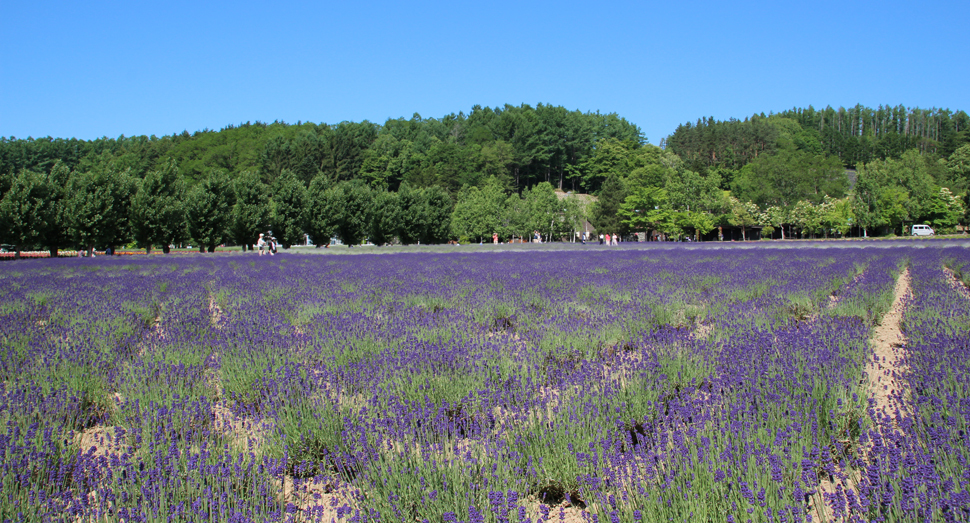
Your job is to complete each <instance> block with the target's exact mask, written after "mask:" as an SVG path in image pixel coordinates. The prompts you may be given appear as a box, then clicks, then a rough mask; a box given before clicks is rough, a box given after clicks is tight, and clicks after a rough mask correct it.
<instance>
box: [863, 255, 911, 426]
mask: <svg viewBox="0 0 970 523" xmlns="http://www.w3.org/2000/svg"><path fill="white" fill-rule="evenodd" d="M910 281H911V280H910V276H909V268H906V269H905V270H903V272H902V273H901V274H900V275H899V278H897V279H896V290H895V293H894V298H893V304H892V307H890V308H889V312H887V313H886V315H885V316H884V317H883V319H882V323H880V324H879V325H878V326H877V327H876V329H875V331H874V332H873V335H872V338H871V339H870V345H871V346H872V351H873V358H872V359H871V360H869V363H868V364H867V365H866V375H867V376H868V377H869V397H870V398H872V399H873V400H874V401H875V410H876V413H877V414H885V415H888V416H890V417H891V418H892V419H893V422H894V425H897V428H898V424H896V421H897V420H896V412H897V411H898V412H899V413H900V414H902V413H905V412H908V403H909V391H908V387H907V385H906V383H905V382H904V381H903V377H902V373H903V371H905V367H904V365H903V363H902V359H903V356H904V355H905V347H906V335H905V334H903V332H902V330H901V329H900V322H901V321H902V319H903V313H904V311H905V309H906V302H907V301H909V300H910V299H911V298H912V296H913V291H912V288H911V287H910ZM873 421H877V420H873Z"/></svg>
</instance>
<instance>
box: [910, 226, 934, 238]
mask: <svg viewBox="0 0 970 523" xmlns="http://www.w3.org/2000/svg"><path fill="white" fill-rule="evenodd" d="M934 234H936V233H935V232H933V229H930V226H929V225H914V226H913V236H933V235H934Z"/></svg>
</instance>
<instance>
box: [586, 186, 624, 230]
mask: <svg viewBox="0 0 970 523" xmlns="http://www.w3.org/2000/svg"><path fill="white" fill-rule="evenodd" d="M626 197H627V190H626V186H625V184H624V183H623V180H621V179H620V177H619V176H616V175H613V176H610V177H608V178H606V181H604V182H603V189H602V190H601V191H600V197H599V200H598V201H597V202H596V203H595V204H594V205H593V208H592V218H593V219H592V222H593V226H594V227H596V230H597V231H599V232H601V233H620V234H626V233H627V232H629V228H628V226H627V224H626V223H624V222H623V221H621V219H620V217H619V216H618V215H617V213H618V212H619V210H620V206H621V205H623V202H624V200H626Z"/></svg>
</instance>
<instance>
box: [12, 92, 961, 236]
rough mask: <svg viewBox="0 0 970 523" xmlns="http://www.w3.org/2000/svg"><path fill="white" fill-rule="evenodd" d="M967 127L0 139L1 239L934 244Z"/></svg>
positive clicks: (526, 118) (906, 122) (887, 121)
mask: <svg viewBox="0 0 970 523" xmlns="http://www.w3.org/2000/svg"><path fill="white" fill-rule="evenodd" d="M966 120H967V117H966V114H965V113H963V112H962V111H958V112H956V113H950V112H949V111H943V110H935V109H934V110H930V111H921V110H918V109H905V108H902V107H901V106H900V107H897V108H889V109H884V108H880V109H879V110H877V111H871V110H868V109H865V108H861V107H859V106H857V107H856V108H854V109H851V110H844V109H839V110H838V111H835V110H833V109H831V108H827V109H826V110H825V111H815V110H814V109H812V108H811V107H810V108H809V109H806V110H800V109H795V110H792V111H788V112H786V113H782V114H778V115H769V116H755V117H752V118H750V119H747V120H745V121H744V122H739V121H737V120H731V121H728V122H716V121H713V120H712V119H702V120H701V121H699V123H698V125H696V126H695V125H691V124H687V125H684V126H680V127H678V129H677V130H676V131H675V132H674V134H672V135H671V136H669V137H668V138H667V139H666V140H664V142H663V145H664V147H657V146H654V145H650V144H647V143H645V139H644V137H643V136H642V134H641V132H640V130H639V128H638V127H636V126H635V125H633V124H631V123H629V122H627V121H626V120H625V119H623V118H621V117H619V116H618V115H615V114H607V115H603V114H600V113H581V112H579V111H568V110H566V109H564V108H562V107H556V106H549V105H542V104H539V105H538V106H536V107H535V108H533V107H531V106H528V105H521V106H517V107H516V106H509V105H507V106H505V107H504V108H494V109H492V108H482V107H480V106H475V107H473V108H472V111H471V112H470V113H469V114H468V115H467V116H466V115H465V114H463V113H459V114H457V115H455V114H451V115H448V116H445V117H443V118H439V119H435V118H431V119H424V118H421V117H420V116H419V115H414V117H412V118H411V119H409V120H405V119H390V120H387V121H386V122H385V123H384V124H383V125H377V124H372V123H370V122H367V121H364V122H360V123H354V122H343V123H340V124H336V125H326V124H314V123H303V122H298V123H297V124H294V125H288V124H285V123H281V122H274V123H272V124H262V123H256V124H250V123H247V124H244V125H240V126H229V127H227V128H225V129H222V130H221V131H218V132H215V131H209V130H204V131H199V132H197V133H195V134H192V135H189V134H188V133H187V132H183V133H181V134H178V135H171V136H165V137H162V138H158V137H155V136H152V137H144V136H141V137H133V138H128V137H119V138H117V139H108V138H102V139H98V140H92V141H84V140H76V139H52V138H45V139H36V140H35V139H16V138H9V139H0V195H2V197H0V240H2V241H3V242H5V243H9V244H13V245H15V246H17V247H18V248H27V247H29V248H37V247H44V248H46V249H50V250H51V252H52V253H56V251H57V250H58V249H60V248H65V247H69V246H70V247H79V248H84V249H90V248H93V247H95V246H98V247H112V246H123V245H137V246H139V247H143V248H146V249H152V248H160V249H162V250H167V249H168V248H169V246H170V245H178V244H181V243H186V242H192V243H193V244H195V245H199V246H200V248H201V249H204V250H213V249H214V248H215V246H217V245H220V244H223V243H233V244H236V245H243V246H247V245H250V244H252V243H253V242H254V241H255V238H256V235H257V234H258V233H259V232H264V231H268V230H270V229H272V230H273V231H274V234H275V235H276V236H277V237H278V238H279V239H280V240H281V243H282V244H283V245H284V246H289V245H292V244H297V243H302V242H303V239H304V234H308V235H309V236H310V237H311V238H313V239H314V240H316V241H317V242H318V243H326V242H327V241H329V239H330V238H332V237H337V238H340V239H342V240H343V241H344V242H345V243H348V244H356V243H359V242H360V241H362V240H363V239H370V240H371V241H373V242H374V243H377V244H383V243H390V242H394V241H397V242H401V243H417V242H422V243H438V242H443V241H448V240H458V241H481V240H483V239H490V238H491V236H492V234H498V235H499V236H500V237H501V238H502V239H503V240H504V239H510V238H516V237H528V236H530V235H532V234H533V233H534V232H536V231H538V232H540V233H541V234H542V235H543V236H544V237H546V238H554V239H558V238H563V237H566V236H568V235H570V234H572V233H573V232H575V231H579V230H584V229H586V228H588V225H587V224H586V220H589V221H590V222H591V223H592V225H593V227H595V228H596V229H598V230H599V231H601V232H610V233H620V234H623V235H626V234H629V233H631V232H646V233H648V234H649V235H651V236H655V235H658V234H662V235H663V236H665V237H679V236H686V235H690V236H695V237H698V238H700V237H703V236H704V235H710V234H711V233H712V231H713V230H714V229H715V228H717V227H721V228H723V227H732V228H738V229H739V230H740V231H741V233H742V235H743V236H744V237H747V233H748V230H749V229H750V228H757V229H758V230H759V231H760V233H761V235H762V236H765V235H766V233H767V235H768V236H770V235H778V236H782V237H785V236H786V235H787V236H789V237H790V236H792V235H797V236H806V235H809V236H815V235H819V234H821V235H829V234H848V233H851V232H852V230H853V228H854V229H855V231H856V232H857V233H860V234H867V235H868V234H881V233H888V232H891V231H898V232H903V230H904V227H905V225H906V224H907V223H910V224H911V223H915V222H926V223H929V224H931V225H934V226H935V227H938V228H940V229H943V230H948V229H952V228H953V227H954V226H956V225H957V224H958V223H960V222H961V221H963V220H965V219H966V213H965V211H966V209H967V208H968V207H970V201H968V187H970V181H968V180H970V135H968V130H967V129H968V122H967V121H966ZM832 133H835V134H832ZM836 135H838V136H840V137H842V138H838V139H841V140H843V141H842V143H843V145H844V144H845V143H846V142H845V140H855V142H859V143H861V142H864V141H868V142H867V143H873V144H878V143H883V144H884V145H885V144H888V143H890V142H892V143H894V144H896V145H894V146H893V147H888V146H887V147H884V148H882V149H879V148H878V147H875V148H870V149H867V150H869V151H870V153H867V154H869V156H865V157H864V161H860V160H859V158H860V156H858V155H857V154H856V153H853V154H855V156H852V163H850V162H849V160H847V155H846V154H845V149H844V148H843V149H838V148H834V149H833V148H832V145H831V142H832V141H833V140H837V139H836V138H833V137H834V136H836ZM894 140H895V141H894ZM897 146H898V147H897ZM853 147H854V146H853ZM872 151H876V153H878V154H876V153H873V152H872ZM946 153H948V154H946ZM847 166H851V167H854V169H852V170H850V169H847ZM572 193H587V194H590V195H593V197H592V199H594V200H596V201H595V203H593V204H591V205H585V202H587V201H589V199H588V198H587V199H583V198H579V197H576V196H572Z"/></svg>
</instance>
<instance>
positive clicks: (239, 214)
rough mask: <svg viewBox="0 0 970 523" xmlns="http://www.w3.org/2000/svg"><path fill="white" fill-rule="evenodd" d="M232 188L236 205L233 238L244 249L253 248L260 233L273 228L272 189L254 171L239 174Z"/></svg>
mask: <svg viewBox="0 0 970 523" xmlns="http://www.w3.org/2000/svg"><path fill="white" fill-rule="evenodd" d="M232 188H233V194H234V195H235V204H234V205H233V206H232V211H231V217H230V232H231V237H232V239H233V241H235V242H236V243H237V244H240V245H243V246H244V248H246V247H250V248H251V247H252V245H253V244H254V243H255V242H256V239H257V238H258V237H259V233H260V232H263V231H267V230H269V229H270V227H272V207H271V205H270V189H269V186H267V185H266V184H265V183H263V182H262V181H261V180H260V179H259V175H258V174H257V173H256V171H252V170H249V171H243V172H242V173H241V174H239V176H237V177H236V179H235V180H233V182H232Z"/></svg>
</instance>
